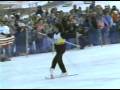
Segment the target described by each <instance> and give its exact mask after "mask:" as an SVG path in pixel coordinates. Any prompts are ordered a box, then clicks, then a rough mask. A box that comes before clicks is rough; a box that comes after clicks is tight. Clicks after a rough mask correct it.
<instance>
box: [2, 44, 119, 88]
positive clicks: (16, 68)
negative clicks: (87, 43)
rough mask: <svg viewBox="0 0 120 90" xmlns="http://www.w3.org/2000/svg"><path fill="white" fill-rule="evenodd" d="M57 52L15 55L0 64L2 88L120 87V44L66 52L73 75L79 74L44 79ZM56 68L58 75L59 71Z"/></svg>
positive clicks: (70, 71) (66, 60)
mask: <svg viewBox="0 0 120 90" xmlns="http://www.w3.org/2000/svg"><path fill="white" fill-rule="evenodd" d="M54 55H55V53H44V54H37V55H29V56H21V57H14V58H12V61H10V62H2V63H0V88H2V89H3V88H9V89H10V88H11V89H14V88H19V89H23V88H29V89H30V88H36V89H37V88H39V89H44V88H47V89H50V88H51V89H55V88H57V89H63V88H67V89H68V88H69V89H71V88H79V89H81V88H84V89H86V88H89V89H90V88H97V89H99V88H102V89H103V88H115V89H116V88H120V84H119V83H120V44H113V45H105V46H102V47H101V46H95V47H88V48H86V49H84V50H71V51H67V52H66V53H65V54H64V57H63V59H64V63H65V66H66V68H67V70H68V73H70V74H72V73H73V74H76V73H77V74H79V75H77V76H71V77H64V78H57V79H53V80H45V79H44V78H45V76H48V75H49V67H50V64H51V61H52V59H53V57H54ZM60 73H61V72H60V69H59V68H58V66H57V68H56V72H55V74H56V75H57V74H60Z"/></svg>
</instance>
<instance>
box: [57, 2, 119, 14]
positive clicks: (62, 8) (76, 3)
mask: <svg viewBox="0 0 120 90" xmlns="http://www.w3.org/2000/svg"><path fill="white" fill-rule="evenodd" d="M71 2H72V4H71V5H70V6H69V7H63V5H59V6H58V7H57V8H58V10H63V11H64V12H69V11H70V10H71V9H73V5H77V8H78V7H79V6H80V7H81V8H82V10H85V9H86V7H89V6H90V4H84V1H71ZM95 2H96V5H101V6H102V7H103V8H104V7H105V6H106V5H110V7H112V6H113V5H116V6H117V8H118V9H120V1H95Z"/></svg>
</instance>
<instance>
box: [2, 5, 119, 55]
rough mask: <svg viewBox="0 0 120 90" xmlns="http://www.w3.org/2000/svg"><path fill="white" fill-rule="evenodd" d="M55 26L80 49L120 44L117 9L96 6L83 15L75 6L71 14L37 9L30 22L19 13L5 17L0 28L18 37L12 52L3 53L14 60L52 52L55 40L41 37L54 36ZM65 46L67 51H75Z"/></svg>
mask: <svg viewBox="0 0 120 90" xmlns="http://www.w3.org/2000/svg"><path fill="white" fill-rule="evenodd" d="M56 24H57V25H60V26H61V28H62V29H61V30H64V32H65V33H68V34H67V35H68V36H67V39H66V40H67V41H68V42H71V43H73V44H77V45H80V49H84V48H85V47H86V46H96V45H106V44H115V43H120V12H119V10H118V9H117V7H116V6H112V7H110V6H105V7H102V6H101V5H95V4H94V3H93V4H91V5H90V7H89V8H87V9H86V11H83V10H82V8H81V7H77V6H76V5H74V6H73V9H72V10H70V11H69V12H63V11H62V10H61V11H58V10H57V8H52V9H51V10H50V11H49V10H48V9H43V8H42V7H41V6H38V7H37V11H36V12H35V13H34V14H31V15H28V18H22V15H21V14H20V13H13V15H5V16H4V18H3V19H2V20H1V23H0V25H1V26H0V27H3V26H8V27H9V34H10V35H14V36H15V41H14V43H13V44H12V45H11V47H10V48H9V49H8V47H4V46H3V47H2V48H0V49H1V50H0V51H1V52H0V53H6V54H7V55H8V56H10V57H11V56H19V55H27V54H35V53H44V52H51V51H52V50H53V48H52V40H51V39H50V38H48V37H47V36H45V35H42V34H41V33H43V34H48V33H51V32H53V31H54V30H55V29H57V28H56ZM1 34H3V33H1ZM66 45H67V47H66V48H67V50H70V49H74V48H75V46H73V45H70V44H66ZM3 51H4V52H3Z"/></svg>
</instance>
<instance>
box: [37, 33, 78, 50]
mask: <svg viewBox="0 0 120 90" xmlns="http://www.w3.org/2000/svg"><path fill="white" fill-rule="evenodd" d="M39 34H41V35H44V36H47V34H44V33H41V32H39ZM47 37H48V36H47ZM65 42H66V43H68V44H70V45H73V46H75V47H78V48H79V47H80V45H77V44H74V43H71V42H68V41H65Z"/></svg>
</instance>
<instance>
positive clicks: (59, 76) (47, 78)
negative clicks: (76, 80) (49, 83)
mask: <svg viewBox="0 0 120 90" xmlns="http://www.w3.org/2000/svg"><path fill="white" fill-rule="evenodd" d="M76 75H78V74H69V75H67V76H61V75H57V76H54V77H53V78H51V77H45V79H46V80H49V79H56V78H64V77H70V76H76Z"/></svg>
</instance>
